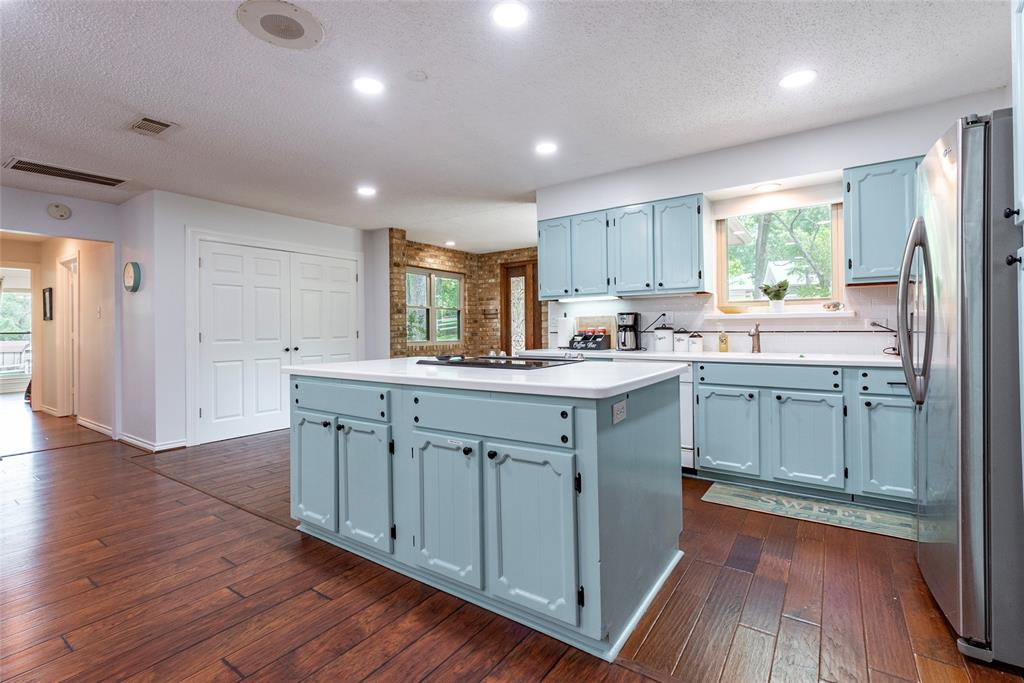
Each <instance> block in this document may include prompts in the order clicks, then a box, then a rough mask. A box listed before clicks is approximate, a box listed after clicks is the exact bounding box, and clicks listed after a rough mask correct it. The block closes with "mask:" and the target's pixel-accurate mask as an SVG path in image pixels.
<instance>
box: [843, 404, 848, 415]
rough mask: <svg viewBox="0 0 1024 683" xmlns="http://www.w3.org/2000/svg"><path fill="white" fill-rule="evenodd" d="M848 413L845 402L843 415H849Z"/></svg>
mask: <svg viewBox="0 0 1024 683" xmlns="http://www.w3.org/2000/svg"><path fill="white" fill-rule="evenodd" d="M847 414H848V413H847V412H846V404H845V403H844V404H843V417H846V416H847Z"/></svg>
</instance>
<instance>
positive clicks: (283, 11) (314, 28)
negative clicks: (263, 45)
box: [235, 0, 324, 50]
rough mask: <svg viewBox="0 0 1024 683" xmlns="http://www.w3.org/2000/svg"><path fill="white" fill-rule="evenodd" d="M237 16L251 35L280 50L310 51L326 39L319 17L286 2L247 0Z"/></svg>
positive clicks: (237, 12) (279, 0) (278, 0)
mask: <svg viewBox="0 0 1024 683" xmlns="http://www.w3.org/2000/svg"><path fill="white" fill-rule="evenodd" d="M235 16H236V17H238V22H239V23H240V24H241V25H242V26H244V27H245V29H246V30H247V31H248V32H249V33H251V34H253V35H254V36H256V37H257V38H259V39H260V40H265V41H267V42H268V43H270V44H271V45H277V46H278V47H290V48H294V49H296V50H308V49H309V48H311V47H316V46H317V45H319V44H320V42H321V41H322V40H323V39H324V27H323V26H321V25H320V22H319V21H317V19H316V17H314V16H313V15H312V14H310V13H309V12H307V11H306V10H304V9H302V8H299V7H296V6H295V5H293V4H291V3H290V2H284V0H246V2H243V3H242V4H241V5H239V6H238V11H236V12H235Z"/></svg>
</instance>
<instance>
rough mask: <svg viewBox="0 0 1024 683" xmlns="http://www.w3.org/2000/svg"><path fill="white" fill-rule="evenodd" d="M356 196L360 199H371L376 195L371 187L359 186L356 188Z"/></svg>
mask: <svg viewBox="0 0 1024 683" xmlns="http://www.w3.org/2000/svg"><path fill="white" fill-rule="evenodd" d="M356 194H358V195H359V196H360V197H373V196H375V195H376V194H377V188H376V187H374V186H373V185H360V186H359V187H357V188H356Z"/></svg>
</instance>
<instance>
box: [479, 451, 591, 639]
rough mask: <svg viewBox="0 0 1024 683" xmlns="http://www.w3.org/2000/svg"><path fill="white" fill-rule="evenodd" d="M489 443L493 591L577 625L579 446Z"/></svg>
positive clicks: (489, 563) (487, 466) (490, 583)
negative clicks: (572, 448) (554, 448)
mask: <svg viewBox="0 0 1024 683" xmlns="http://www.w3.org/2000/svg"><path fill="white" fill-rule="evenodd" d="M485 450H486V452H487V458H488V461H487V463H486V464H485V471H486V482H487V501H488V510H487V546H488V551H487V567H488V568H487V579H488V580H487V585H488V590H489V592H491V593H492V594H493V595H495V596H497V597H499V598H502V599H504V600H508V601H509V602H513V603H515V604H517V605H519V606H521V607H525V608H527V609H530V610H533V611H536V612H538V613H540V614H542V615H544V616H546V617H549V618H555V619H558V620H560V621H563V622H565V623H568V624H571V625H572V626H576V625H577V624H578V623H579V610H578V608H577V604H576V587H577V585H578V581H577V576H578V572H577V564H576V488H575V459H576V456H575V454H573V453H564V452H557V451H549V450H542V449H536V448H525V447H521V446H509V445H506V444H499V443H488V444H486V445H485ZM492 456H493V457H492Z"/></svg>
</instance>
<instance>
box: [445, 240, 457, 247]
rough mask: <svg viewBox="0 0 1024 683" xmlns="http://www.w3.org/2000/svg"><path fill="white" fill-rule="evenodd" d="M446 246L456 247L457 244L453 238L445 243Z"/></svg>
mask: <svg viewBox="0 0 1024 683" xmlns="http://www.w3.org/2000/svg"><path fill="white" fill-rule="evenodd" d="M444 246H446V247H454V246H455V242H453V241H451V240H448V241H447V242H445V243H444Z"/></svg>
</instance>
